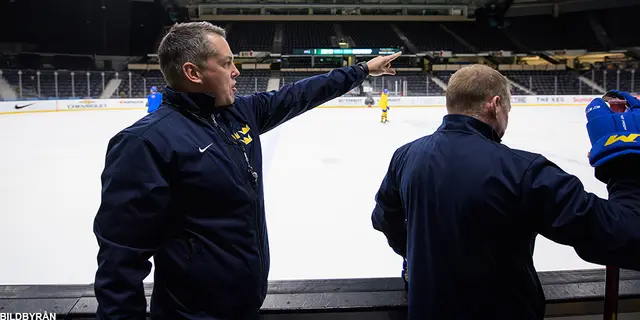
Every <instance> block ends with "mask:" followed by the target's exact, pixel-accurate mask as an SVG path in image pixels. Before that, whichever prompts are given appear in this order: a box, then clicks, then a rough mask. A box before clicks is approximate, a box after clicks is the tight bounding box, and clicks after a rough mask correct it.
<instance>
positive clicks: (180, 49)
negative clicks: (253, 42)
mask: <svg viewBox="0 0 640 320" xmlns="http://www.w3.org/2000/svg"><path fill="white" fill-rule="evenodd" d="M210 34H217V35H220V36H222V37H223V38H226V31H225V30H224V29H223V28H221V27H219V26H214V25H213V24H211V23H209V22H206V21H201V22H188V23H176V24H174V25H173V26H172V27H171V29H170V30H169V32H167V34H166V35H165V36H164V37H163V38H162V41H161V42H160V46H158V58H159V60H160V70H162V74H163V75H164V79H165V81H166V82H167V84H168V85H169V86H172V87H173V86H175V85H177V84H178V83H180V82H181V80H182V79H183V73H182V65H184V64H185V63H186V62H191V63H193V64H195V65H196V66H198V67H199V68H206V66H207V60H208V59H209V58H210V57H212V56H214V55H215V54H216V51H217V50H216V48H214V47H213V46H211V44H210V42H209V41H208V39H207V36H208V35H210Z"/></svg>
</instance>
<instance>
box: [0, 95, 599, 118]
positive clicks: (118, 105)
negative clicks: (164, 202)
mask: <svg viewBox="0 0 640 320" xmlns="http://www.w3.org/2000/svg"><path fill="white" fill-rule="evenodd" d="M597 97H600V95H574V96H572V95H558V96H542V95H540V96H538V95H535V96H511V105H512V106H514V107H518V106H540V107H547V106H549V107H550V106H583V107H586V106H587V105H588V104H589V102H591V100H593V99H594V98H597ZM373 98H374V100H375V104H374V106H377V105H378V103H379V101H380V97H373ZM364 101H365V97H352V96H342V97H338V98H335V99H333V100H330V101H327V102H325V103H324V104H322V105H320V107H319V108H337V109H339V108H366V107H367V106H366V104H365V103H364ZM388 101H389V107H390V108H391V109H393V108H429V107H435V108H442V107H444V106H445V97H444V96H427V97H397V96H390V97H389V98H388ZM146 107H147V99H78V100H25V101H0V114H15V113H33V112H53V111H81V110H146Z"/></svg>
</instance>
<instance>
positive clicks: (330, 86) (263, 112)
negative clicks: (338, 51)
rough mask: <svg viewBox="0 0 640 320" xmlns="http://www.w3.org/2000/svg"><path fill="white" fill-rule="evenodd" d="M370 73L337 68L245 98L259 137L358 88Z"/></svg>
mask: <svg viewBox="0 0 640 320" xmlns="http://www.w3.org/2000/svg"><path fill="white" fill-rule="evenodd" d="M366 76H367V74H366V73H365V71H364V70H362V68H360V67H358V66H350V67H343V68H338V69H334V70H332V71H331V72H328V73H326V74H321V75H316V76H313V77H309V78H306V79H303V80H300V81H297V82H294V83H291V84H287V85H285V86H283V87H282V88H280V90H277V91H270V92H259V93H255V94H253V95H249V96H247V97H245V98H246V99H248V101H247V105H248V106H249V107H250V108H253V110H252V112H254V113H255V114H256V118H257V123H258V127H259V132H260V134H263V133H265V132H268V131H269V130H271V129H273V128H275V127H277V126H279V125H280V124H282V123H284V122H286V121H287V120H290V119H293V118H295V117H297V116H299V115H301V114H303V113H304V112H306V111H309V110H311V109H313V108H315V107H317V106H319V105H321V104H323V103H325V102H327V101H329V100H332V99H334V98H337V97H340V96H342V95H344V94H346V93H347V92H349V91H351V90H352V89H354V88H356V87H357V86H359V85H360V84H361V83H362V82H363V81H364V79H365V78H366Z"/></svg>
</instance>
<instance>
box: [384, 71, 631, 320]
mask: <svg viewBox="0 0 640 320" xmlns="http://www.w3.org/2000/svg"><path fill="white" fill-rule="evenodd" d="M446 99H447V101H446V106H447V110H448V113H449V114H448V115H446V116H445V117H444V119H443V122H442V124H441V126H440V127H439V128H438V129H437V130H436V131H435V132H434V133H433V134H431V135H427V136H425V137H422V138H420V139H417V140H415V141H412V142H410V143H408V144H406V145H403V146H401V147H400V148H398V149H397V150H396V151H395V153H394V154H393V157H392V160H391V163H390V165H389V168H388V172H387V174H386V176H385V177H384V179H383V181H382V184H381V186H380V189H379V191H378V193H377V195H376V206H375V208H374V210H373V214H372V222H373V227H374V228H375V229H376V230H379V231H381V232H383V233H384V235H385V236H386V238H387V240H388V242H389V245H390V246H391V248H392V249H393V250H394V251H395V252H396V253H397V254H398V255H400V256H402V257H404V258H405V259H407V260H406V262H407V266H408V270H407V271H408V291H409V293H408V297H409V310H408V311H409V319H410V320H413V319H479V318H487V319H493V320H496V319H518V320H525V319H543V318H544V313H545V308H544V302H545V297H544V293H543V291H542V288H541V285H540V282H539V280H538V276H537V272H536V270H535V268H534V265H533V252H532V249H533V242H534V239H535V237H536V235H537V234H541V235H543V236H545V237H547V238H549V239H551V240H553V241H555V242H557V243H561V244H564V245H569V246H573V247H574V248H575V249H576V252H577V253H578V254H579V255H580V256H581V257H582V258H583V259H585V260H588V261H591V262H594V263H599V264H613V265H617V266H619V267H622V268H630V269H639V268H640V255H638V252H639V250H638V249H640V179H639V178H640V175H639V174H638V173H640V170H639V169H638V164H637V161H638V160H637V158H635V160H634V159H630V158H629V157H630V156H621V157H620V160H618V161H617V162H612V165H611V166H610V167H609V168H610V172H609V180H605V179H603V180H605V181H607V186H608V190H609V193H610V197H609V200H604V199H600V198H598V197H597V196H596V195H594V194H591V193H587V192H585V190H584V187H583V185H582V184H581V182H580V180H578V179H577V178H576V177H575V176H572V175H569V174H567V173H565V172H564V171H562V170H561V169H560V168H559V167H558V166H556V165H555V164H554V163H552V162H551V161H549V160H547V159H545V158H544V157H543V156H541V155H539V154H535V153H530V152H526V151H521V150H514V149H510V148H508V147H506V146H505V145H503V144H501V143H500V141H501V138H502V136H503V135H504V133H505V130H506V128H507V123H508V112H509V111H510V109H511V103H510V95H509V88H508V84H507V81H506V79H505V78H504V77H503V76H502V75H501V74H500V73H499V72H498V71H496V70H494V69H491V68H490V67H486V66H482V65H474V66H470V67H466V68H463V69H460V70H459V71H457V72H456V73H455V74H454V75H453V76H452V77H451V79H450V80H449V84H448V89H447V93H446ZM549 112H550V115H549V116H550V117H553V115H552V114H551V113H552V112H553V111H552V110H550V111H549ZM627 118H629V117H627ZM630 128H631V127H630ZM630 130H632V129H630ZM531 139H537V137H536V136H531ZM549 143H553V141H549ZM585 153H586V150H585ZM634 161H636V162H635V163H634ZM602 170H604V168H603V169H602ZM601 172H604V171H601ZM596 173H598V169H596Z"/></svg>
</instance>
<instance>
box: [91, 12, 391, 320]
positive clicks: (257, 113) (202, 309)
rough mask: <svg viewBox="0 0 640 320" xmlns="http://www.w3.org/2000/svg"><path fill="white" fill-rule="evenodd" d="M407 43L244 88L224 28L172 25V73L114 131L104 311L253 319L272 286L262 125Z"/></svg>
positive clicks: (353, 78)
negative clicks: (152, 107)
mask: <svg viewBox="0 0 640 320" xmlns="http://www.w3.org/2000/svg"><path fill="white" fill-rule="evenodd" d="M399 55H400V53H397V54H394V55H390V56H384V57H376V58H374V59H372V60H370V61H368V62H366V63H359V64H358V65H355V66H349V67H343V68H338V69H334V70H333V71H331V72H329V73H327V74H323V75H318V76H314V77H311V78H308V79H304V80H301V81H298V82H295V83H293V84H289V85H286V86H283V87H282V88H281V89H280V90H279V91H271V92H260V93H255V94H252V95H249V96H243V97H240V96H236V87H235V85H236V79H237V77H238V76H239V75H240V72H239V71H238V69H237V68H236V66H235V65H234V63H233V54H232V52H231V49H230V48H229V45H228V43H227V41H226V40H225V30H224V29H222V28H219V27H216V26H213V25H211V24H210V23H207V22H195V23H184V24H177V25H175V26H174V27H173V28H172V29H171V30H170V31H169V33H168V34H167V35H166V36H165V37H164V39H163V40H162V42H161V44H160V47H159V49H158V56H159V59H160V68H161V70H162V73H163V75H164V78H165V80H166V82H167V84H168V86H167V87H166V89H165V90H164V94H163V102H162V104H161V105H160V107H159V108H158V110H156V111H155V112H153V113H150V114H148V115H146V116H145V117H144V118H142V119H141V120H139V121H137V122H136V123H134V124H133V125H132V126H130V127H128V128H126V129H124V130H122V131H121V132H119V133H118V134H116V135H115V136H114V137H113V138H112V139H111V140H110V142H109V145H108V151H107V155H106V163H105V168H104V172H103V174H102V186H103V188H102V203H101V206H100V208H99V211H98V213H97V215H96V218H95V223H94V233H95V235H96V237H97V240H98V243H99V246H100V249H99V252H98V270H97V273H96V279H95V293H96V298H97V300H98V303H99V306H98V311H97V316H98V318H99V319H144V318H145V314H146V312H145V310H146V300H145V294H144V290H143V286H142V281H143V280H144V279H145V278H146V277H147V276H148V274H149V272H150V270H151V264H150V262H149V261H148V260H149V258H151V257H154V262H155V267H156V269H155V275H154V289H153V294H152V298H151V316H152V318H153V319H256V318H257V317H258V315H259V310H260V306H261V305H262V303H263V301H264V299H265V295H266V291H267V277H268V274H269V244H268V237H267V227H266V223H265V209H264V197H263V180H262V154H261V147H260V135H261V134H263V133H265V132H267V131H269V130H272V129H274V128H275V127H277V126H278V125H280V124H282V123H284V122H285V121H287V120H290V119H292V118H294V117H296V116H298V115H301V114H302V113H304V112H306V111H308V110H311V109H313V108H315V107H317V106H319V105H320V104H322V103H324V102H326V101H329V100H331V99H334V98H337V97H339V96H341V95H343V94H345V93H347V92H348V91H350V90H352V89H353V88H355V87H357V86H359V85H360V84H361V83H362V81H363V80H364V79H365V78H366V77H367V75H372V76H378V75H383V74H395V71H394V70H393V69H391V61H393V60H394V59H395V58H397V57H398V56H399Z"/></svg>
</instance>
